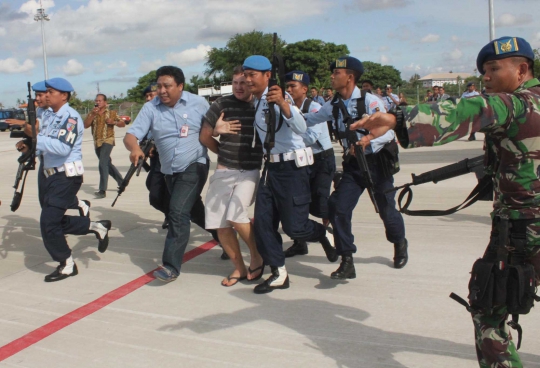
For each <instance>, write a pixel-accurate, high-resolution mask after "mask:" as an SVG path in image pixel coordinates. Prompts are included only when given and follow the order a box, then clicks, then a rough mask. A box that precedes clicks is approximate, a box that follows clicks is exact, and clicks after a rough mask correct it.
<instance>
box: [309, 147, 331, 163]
mask: <svg viewBox="0 0 540 368" xmlns="http://www.w3.org/2000/svg"><path fill="white" fill-rule="evenodd" d="M330 156H334V149H333V148H330V149H327V150H326V151H322V152H319V153H316V154H314V155H313V158H314V159H315V160H322V159H323V158H326V157H330Z"/></svg>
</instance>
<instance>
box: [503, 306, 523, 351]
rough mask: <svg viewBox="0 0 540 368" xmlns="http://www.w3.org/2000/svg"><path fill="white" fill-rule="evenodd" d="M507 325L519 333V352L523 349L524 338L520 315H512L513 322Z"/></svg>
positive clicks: (517, 348)
mask: <svg viewBox="0 0 540 368" xmlns="http://www.w3.org/2000/svg"><path fill="white" fill-rule="evenodd" d="M506 324H507V325H508V326H510V327H512V328H513V329H514V330H516V331H517V333H518V343H517V347H516V350H519V348H520V347H521V339H522V337H523V329H522V328H521V325H520V324H519V314H512V320H511V321H508V322H506Z"/></svg>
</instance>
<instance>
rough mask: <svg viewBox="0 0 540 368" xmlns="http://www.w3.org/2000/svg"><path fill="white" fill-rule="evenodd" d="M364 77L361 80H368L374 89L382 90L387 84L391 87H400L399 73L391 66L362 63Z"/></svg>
mask: <svg viewBox="0 0 540 368" xmlns="http://www.w3.org/2000/svg"><path fill="white" fill-rule="evenodd" d="M362 64H363V65H364V75H363V76H362V78H361V80H366V79H369V80H370V81H372V82H373V85H374V86H375V87H381V88H383V87H384V86H385V85H387V84H391V85H392V87H394V88H395V87H397V86H399V85H401V83H402V82H401V72H400V71H399V70H397V69H396V68H394V67H393V66H391V65H381V64H378V63H373V62H371V61H364V62H363V63H362Z"/></svg>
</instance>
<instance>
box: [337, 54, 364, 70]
mask: <svg viewBox="0 0 540 368" xmlns="http://www.w3.org/2000/svg"><path fill="white" fill-rule="evenodd" d="M334 69H350V70H354V71H357V72H359V73H360V74H364V66H363V65H362V62H361V61H360V60H358V59H357V58H353V57H352V56H342V57H340V58H339V59H336V60H335V61H334V62H333V63H332V64H330V71H331V72H332V71H334Z"/></svg>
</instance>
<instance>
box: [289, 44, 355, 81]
mask: <svg viewBox="0 0 540 368" xmlns="http://www.w3.org/2000/svg"><path fill="white" fill-rule="evenodd" d="M348 55H349V49H348V48H347V45H336V44H334V43H332V42H324V41H321V40H314V39H311V40H305V41H300V42H295V43H291V44H288V45H287V47H285V48H284V49H283V59H284V61H285V69H286V71H291V70H302V71H304V72H306V73H307V74H309V76H310V77H311V80H313V81H315V80H318V81H319V84H323V83H325V82H326V81H327V79H328V80H329V78H330V70H329V67H330V64H331V63H332V62H333V61H334V60H335V59H337V58H339V57H341V56H348Z"/></svg>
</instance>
